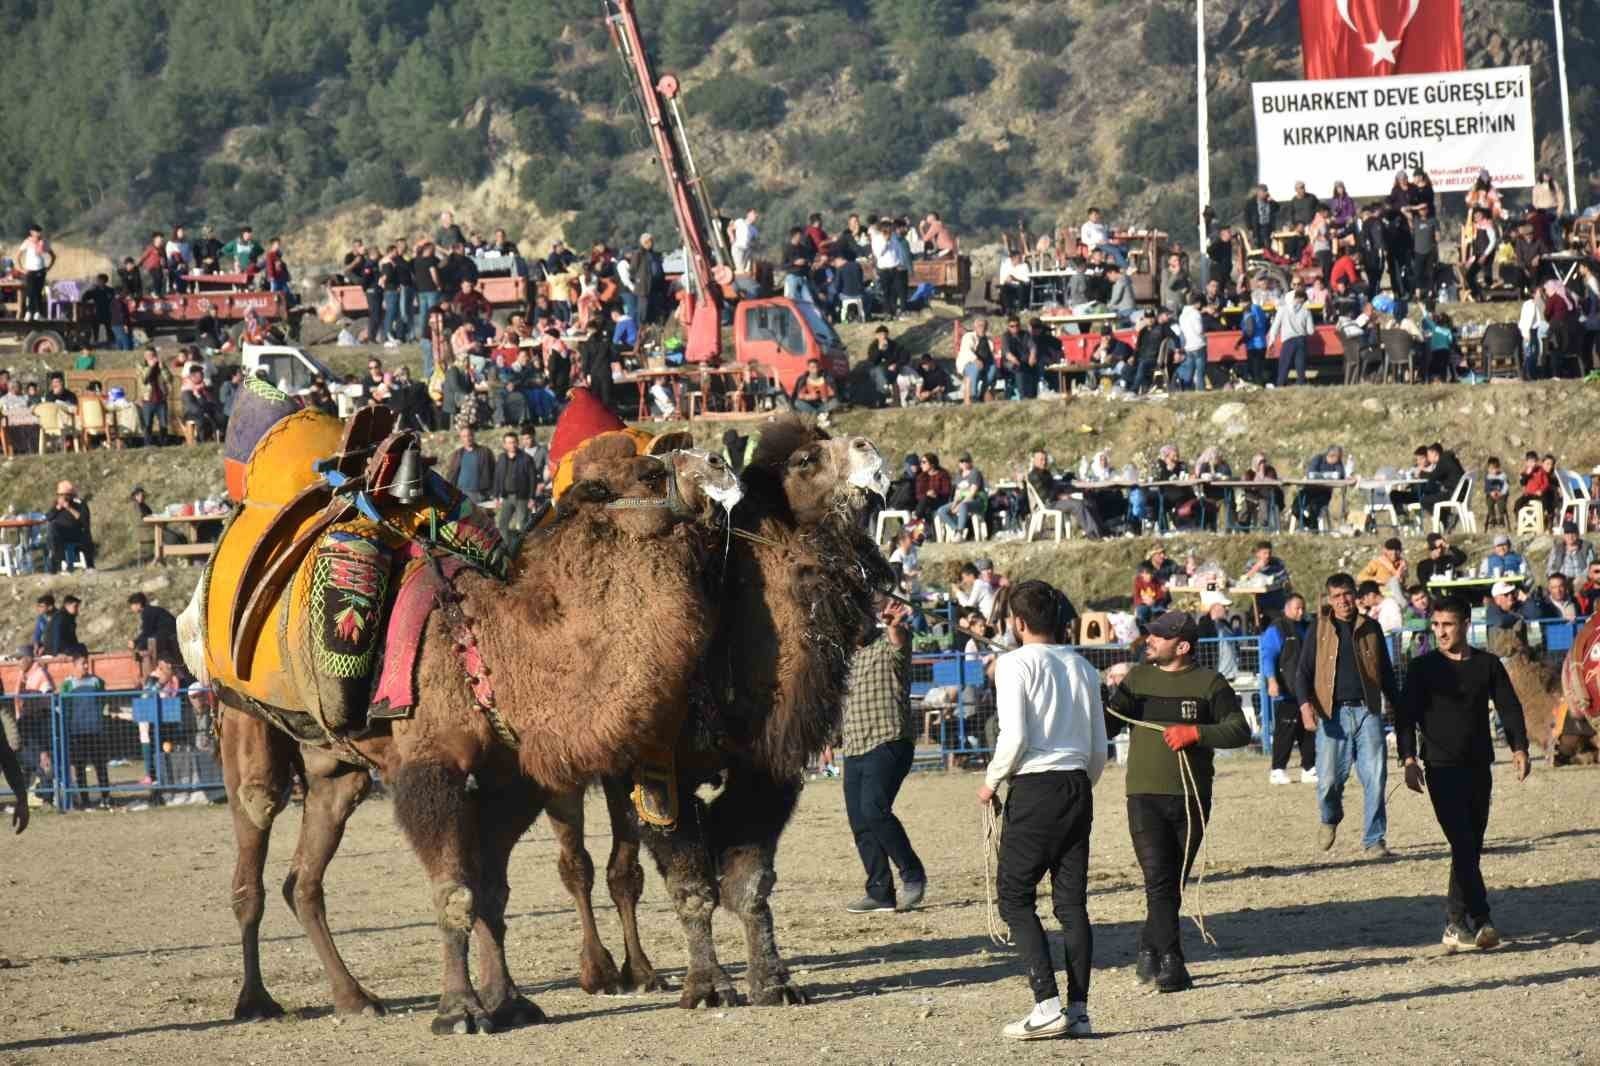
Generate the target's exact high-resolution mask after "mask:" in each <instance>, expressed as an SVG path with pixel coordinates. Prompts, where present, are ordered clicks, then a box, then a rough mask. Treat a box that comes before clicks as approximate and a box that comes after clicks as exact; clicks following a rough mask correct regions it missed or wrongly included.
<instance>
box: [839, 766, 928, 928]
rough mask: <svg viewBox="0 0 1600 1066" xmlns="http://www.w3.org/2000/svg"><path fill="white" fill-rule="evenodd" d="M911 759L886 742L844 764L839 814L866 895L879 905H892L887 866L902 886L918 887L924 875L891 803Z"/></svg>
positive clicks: (891, 886) (923, 879)
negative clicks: (858, 859)
mask: <svg viewBox="0 0 1600 1066" xmlns="http://www.w3.org/2000/svg"><path fill="white" fill-rule="evenodd" d="M914 754H915V752H914V750H913V748H912V744H911V742H910V741H909V740H891V741H889V742H888V743H885V744H879V745H878V746H877V747H875V748H873V749H872V750H870V751H866V752H863V753H862V754H860V755H847V756H845V760H844V811H845V817H846V818H847V819H848V820H849V822H850V831H851V833H852V834H854V836H855V840H856V852H857V854H859V855H860V856H861V865H862V867H863V868H864V869H865V870H866V874H867V895H868V896H871V897H872V898H873V899H875V900H877V901H878V902H879V903H893V902H894V898H895V892H894V877H893V875H892V874H891V873H890V870H889V864H890V863H891V862H892V863H893V864H894V865H895V866H896V867H898V868H899V870H900V880H901V881H902V882H904V883H905V884H908V885H911V884H922V883H924V882H926V880H927V877H928V875H927V874H926V873H925V872H924V871H923V868H922V860H921V859H920V858H918V857H917V852H916V849H915V848H913V847H912V846H911V838H910V837H908V836H906V829H905V826H904V825H902V824H901V823H900V819H899V818H897V817H895V813H894V800H895V797H896V796H897V795H899V793H900V785H901V783H902V782H904V781H905V779H906V774H908V773H910V772H911V761H912V756H913V755H914Z"/></svg>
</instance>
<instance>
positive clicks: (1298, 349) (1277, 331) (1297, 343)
mask: <svg viewBox="0 0 1600 1066" xmlns="http://www.w3.org/2000/svg"><path fill="white" fill-rule="evenodd" d="M1316 331H1317V323H1316V320H1315V319H1313V318H1312V317H1311V311H1310V309H1309V308H1307V307H1306V305H1305V293H1303V292H1301V291H1300V290H1299V289H1291V290H1289V291H1288V292H1286V293H1284V296H1283V303H1282V305H1281V306H1280V307H1279V308H1278V311H1277V313H1276V314H1275V315H1274V316H1273V318H1272V329H1271V331H1270V332H1269V333H1268V335H1267V345H1268V347H1269V348H1270V347H1271V346H1272V345H1273V344H1274V343H1278V344H1279V348H1278V388H1280V389H1281V388H1284V387H1285V386H1287V385H1288V384H1289V371H1290V369H1294V370H1295V371H1296V372H1298V374H1299V375H1300V384H1302V385H1304V384H1306V359H1307V358H1308V356H1309V355H1310V350H1309V349H1308V347H1307V345H1309V344H1310V343H1311V336H1312V334H1314V333H1316Z"/></svg>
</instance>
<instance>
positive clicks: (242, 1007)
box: [233, 988, 283, 1022]
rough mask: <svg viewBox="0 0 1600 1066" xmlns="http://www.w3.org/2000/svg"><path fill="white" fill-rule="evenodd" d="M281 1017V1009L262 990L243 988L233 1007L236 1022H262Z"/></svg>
mask: <svg viewBox="0 0 1600 1066" xmlns="http://www.w3.org/2000/svg"><path fill="white" fill-rule="evenodd" d="M281 1017H283V1007H282V1006H280V1005H279V1004H278V1001H277V1000H275V999H273V998H272V996H270V995H269V994H268V993H267V990H266V989H264V988H256V989H250V988H243V989H240V990H239V1000H238V1002H237V1003H235V1004H234V1005H233V1020H234V1021H236V1022H263V1021H266V1020H267V1019H269V1018H281Z"/></svg>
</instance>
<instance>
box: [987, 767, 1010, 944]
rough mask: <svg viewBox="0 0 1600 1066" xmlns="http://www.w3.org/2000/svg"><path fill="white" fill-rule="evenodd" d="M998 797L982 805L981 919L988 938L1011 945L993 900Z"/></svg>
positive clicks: (998, 861) (996, 864) (998, 834)
mask: <svg viewBox="0 0 1600 1066" xmlns="http://www.w3.org/2000/svg"><path fill="white" fill-rule="evenodd" d="M999 811H1000V799H999V797H997V796H991V797H990V798H989V802H988V803H985V804H984V805H983V814H982V815H981V816H980V817H981V818H982V820H983V920H984V921H985V922H987V923H988V925H989V939H990V941H992V942H993V943H995V944H997V945H999V946H1000V947H1004V948H1008V947H1011V946H1012V944H1013V943H1014V941H1013V940H1012V939H1011V930H1010V929H1009V928H1008V927H1007V926H1006V923H1005V922H1004V921H1003V920H1001V918H1000V906H999V904H998V903H997V902H996V901H995V898H994V894H995V883H994V879H995V875H996V873H997V872H998V868H999V865H1000V858H999V857H1000V816H999Z"/></svg>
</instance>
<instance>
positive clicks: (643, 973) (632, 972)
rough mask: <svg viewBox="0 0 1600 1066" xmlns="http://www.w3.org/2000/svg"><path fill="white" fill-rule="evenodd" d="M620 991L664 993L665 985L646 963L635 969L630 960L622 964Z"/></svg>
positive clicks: (653, 969)
mask: <svg viewBox="0 0 1600 1066" xmlns="http://www.w3.org/2000/svg"><path fill="white" fill-rule="evenodd" d="M622 989H623V991H625V992H665V991H666V990H667V983H666V982H665V981H663V980H662V979H661V978H660V977H658V976H657V975H656V971H655V967H653V966H651V965H650V964H649V963H648V962H646V963H641V964H640V965H639V966H637V967H635V966H634V964H633V962H632V961H631V960H630V961H628V962H624V963H623V964H622Z"/></svg>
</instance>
